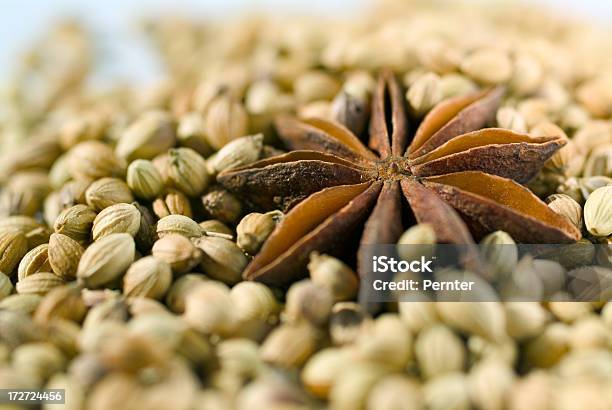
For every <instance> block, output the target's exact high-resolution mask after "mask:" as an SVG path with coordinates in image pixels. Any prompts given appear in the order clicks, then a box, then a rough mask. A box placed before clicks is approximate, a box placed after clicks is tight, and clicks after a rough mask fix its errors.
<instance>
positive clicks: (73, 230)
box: [53, 204, 96, 244]
mask: <svg viewBox="0 0 612 410" xmlns="http://www.w3.org/2000/svg"><path fill="white" fill-rule="evenodd" d="M95 219H96V212H95V211H94V210H93V209H91V208H90V207H88V206H87V205H81V204H79V205H75V206H73V207H70V208H68V209H65V210H64V211H62V213H61V214H59V216H58V217H57V219H56V220H55V224H54V225H53V228H54V229H55V232H56V233H59V234H62V235H66V236H68V237H70V238H72V239H74V240H75V241H77V242H79V243H81V244H84V243H87V242H88V241H89V239H90V233H91V228H92V227H93V223H94V220H95Z"/></svg>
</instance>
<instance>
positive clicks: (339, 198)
mask: <svg viewBox="0 0 612 410" xmlns="http://www.w3.org/2000/svg"><path fill="white" fill-rule="evenodd" d="M501 93H502V91H501V90H500V89H493V90H488V91H484V92H480V93H476V94H471V95H468V96H463V97H457V98H453V99H450V100H446V101H443V102H442V103H440V104H438V105H437V106H436V107H434V108H433V109H432V110H431V111H430V112H429V113H428V114H427V116H426V117H425V119H424V120H423V122H422V123H421V125H420V126H419V128H418V130H417V131H416V133H415V134H414V137H413V139H412V142H411V143H410V144H408V142H409V140H408V138H409V135H408V132H407V125H408V124H407V120H406V114H405V111H404V106H403V102H402V94H401V90H400V87H399V85H398V83H397V82H396V80H395V78H394V76H393V75H392V74H391V73H389V72H385V73H383V74H382V75H381V76H380V78H379V82H378V86H377V89H376V93H375V96H374V101H373V103H372V119H371V122H370V142H369V146H370V148H371V149H372V151H370V150H368V149H367V148H366V147H365V146H364V145H362V143H361V142H360V141H359V139H358V138H357V137H356V136H354V135H353V134H351V133H350V131H348V130H347V129H345V128H344V127H342V126H340V125H336V124H333V123H330V122H327V121H324V120H315V119H312V120H304V121H300V120H295V119H290V118H282V119H281V120H279V121H278V122H277V124H276V126H277V130H278V132H279V135H280V137H281V138H282V139H283V141H284V142H285V144H286V145H287V146H289V148H292V149H296V150H298V151H294V152H290V153H288V154H284V155H281V156H278V157H273V158H270V159H265V160H262V161H259V162H256V163H255V164H253V165H251V166H247V167H242V168H237V169H234V170H229V171H225V172H223V173H221V174H220V175H219V177H218V180H219V182H221V183H222V184H223V185H224V186H226V187H227V188H228V189H230V190H234V191H235V192H237V193H238V194H241V195H242V196H243V197H245V198H247V200H249V201H250V202H251V203H254V204H257V205H259V206H263V207H274V206H282V207H284V208H285V209H287V208H290V207H291V206H292V205H295V203H297V202H299V201H302V202H299V204H298V205H296V206H295V207H293V209H292V210H291V211H290V212H289V213H288V214H287V216H286V217H285V219H284V220H283V221H282V222H281V223H280V224H279V226H278V228H277V229H276V230H275V231H274V233H273V234H272V235H271V236H270V237H269V239H268V241H267V242H266V244H264V246H263V248H262V250H261V252H260V253H259V254H258V255H257V256H256V257H255V258H254V259H253V261H251V263H250V264H249V266H248V267H247V269H246V270H245V273H244V275H245V278H247V279H256V280H261V281H263V282H265V283H269V284H274V285H286V284H288V283H291V282H292V281H294V280H295V279H297V278H299V277H301V276H302V275H303V269H304V267H305V264H306V263H307V256H308V254H309V253H310V251H312V250H318V251H328V250H330V249H333V247H334V246H335V245H336V241H337V240H338V238H339V237H343V236H344V235H346V232H348V231H349V230H350V229H351V228H354V227H356V226H358V224H359V223H361V222H362V221H364V219H365V218H366V216H367V214H368V213H370V214H371V216H370V217H369V219H368V221H367V223H366V225H365V230H364V234H363V236H362V239H361V244H362V245H365V244H372V243H396V242H397V239H398V238H399V236H400V234H401V232H402V230H401V226H400V224H398V223H397V221H400V220H401V201H400V197H401V195H402V194H403V195H404V196H405V197H406V199H407V201H408V203H409V204H410V206H411V208H412V211H413V213H414V215H415V217H416V219H417V221H418V222H421V223H431V224H432V226H433V227H434V230H435V233H436V237H437V239H438V241H439V242H450V243H461V244H468V245H469V244H473V240H472V237H471V235H470V232H469V231H468V228H467V226H466V225H465V224H464V223H463V221H462V220H461V218H460V217H459V215H461V217H463V218H466V219H468V220H469V226H470V227H471V228H472V230H473V231H475V232H476V233H477V234H480V233H482V232H487V231H493V230H496V229H502V230H505V231H507V232H508V233H510V234H511V235H512V236H513V237H515V238H516V239H517V240H519V241H527V242H531V241H534V242H542V241H544V242H572V241H575V240H577V239H579V238H580V232H579V231H578V229H576V228H575V227H574V226H573V225H572V224H571V223H569V221H567V220H565V219H564V218H562V217H560V216H558V215H557V214H555V213H554V212H552V211H551V210H550V209H549V208H548V207H547V206H546V204H544V203H543V202H541V201H540V200H539V199H538V198H537V197H536V196H535V195H533V194H532V193H531V192H530V191H528V190H527V189H526V188H524V187H522V186H521V185H519V184H518V183H516V182H515V181H517V182H521V183H524V182H527V181H529V180H530V179H531V178H533V176H535V174H536V173H537V172H538V170H539V169H540V168H541V167H542V166H543V164H544V162H545V161H546V160H547V159H548V158H550V157H551V156H552V155H553V154H554V153H555V151H556V150H558V149H559V148H560V147H562V146H563V144H564V140H563V139H562V138H561V137H559V136H549V137H530V136H527V135H522V134H517V133H514V132H512V131H508V130H502V129H480V128H481V127H482V126H484V125H485V124H486V123H487V121H488V120H489V119H490V118H491V116H492V115H493V114H494V113H495V111H496V109H497V106H498V104H499V100H500V98H501ZM479 129H480V130H479ZM513 180H514V181H513ZM508 192H511V193H512V195H511V196H509V195H508V194H507V193H508ZM321 204H324V205H323V206H322V205H321ZM425 204H427V205H425ZM449 205H450V206H449ZM452 208H455V209H456V210H457V211H458V213H457V211H455V210H453V209H452ZM332 215H333V217H332ZM358 254H359V253H358ZM361 254H362V253H361ZM472 258H477V257H476V256H474V255H472ZM364 263H367V262H366V261H365V260H361V261H360V262H359V264H358V271H360V272H364V267H363V266H364V265H363V264H364ZM360 266H361V267H360Z"/></svg>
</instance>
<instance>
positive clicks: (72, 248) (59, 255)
mask: <svg viewBox="0 0 612 410" xmlns="http://www.w3.org/2000/svg"><path fill="white" fill-rule="evenodd" d="M84 251H85V249H83V247H82V246H81V245H80V244H79V243H78V242H77V241H75V240H74V239H72V238H71V237H69V236H67V235H62V234H61V233H54V234H51V237H50V238H49V251H48V252H49V264H50V265H51V268H52V269H53V272H54V273H55V274H56V275H57V276H59V277H61V278H64V279H66V280H71V279H74V278H75V277H76V273H77V268H78V266H79V261H80V260H81V256H82V255H83V252H84Z"/></svg>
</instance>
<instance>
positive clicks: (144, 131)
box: [115, 111, 176, 161]
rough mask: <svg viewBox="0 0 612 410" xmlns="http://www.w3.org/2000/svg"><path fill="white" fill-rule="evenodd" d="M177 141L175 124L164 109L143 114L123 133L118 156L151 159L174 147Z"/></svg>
mask: <svg viewBox="0 0 612 410" xmlns="http://www.w3.org/2000/svg"><path fill="white" fill-rule="evenodd" d="M175 142H176V134H175V125H174V123H173V121H172V118H171V117H170V115H169V114H168V113H166V112H163V111H149V112H145V113H143V114H141V115H140V116H139V117H138V118H137V119H136V121H134V122H133V123H132V124H131V125H130V126H129V127H128V128H127V129H126V130H125V131H124V132H123V135H121V138H120V139H119V143H118V144H117V148H116V150H115V151H116V153H117V156H119V157H121V158H125V159H127V160H129V161H133V160H135V159H139V158H143V159H151V158H153V157H155V156H156V155H157V154H161V153H162V152H164V151H166V150H167V149H169V148H172V147H173V146H174V144H175Z"/></svg>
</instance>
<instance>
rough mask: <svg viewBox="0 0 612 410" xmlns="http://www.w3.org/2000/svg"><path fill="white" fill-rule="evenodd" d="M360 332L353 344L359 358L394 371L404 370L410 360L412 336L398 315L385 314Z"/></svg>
mask: <svg viewBox="0 0 612 410" xmlns="http://www.w3.org/2000/svg"><path fill="white" fill-rule="evenodd" d="M361 330H362V331H361V333H360V334H359V336H358V338H357V340H356V343H355V351H356V354H357V356H358V357H359V358H361V359H363V360H365V361H371V362H375V363H378V364H380V365H382V366H384V367H386V368H388V369H394V370H402V369H404V367H405V366H406V365H407V364H408V361H409V360H410V359H411V358H412V345H413V340H412V335H411V334H410V332H409V330H408V328H407V327H406V326H405V325H404V323H403V322H402V321H401V319H400V318H399V316H398V315H394V314H391V313H385V314H383V315H381V316H379V317H378V318H376V319H375V320H374V322H373V323H372V326H368V327H365V326H364V327H363V328H362V329H361ZM391 352H395V353H393V354H391Z"/></svg>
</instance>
